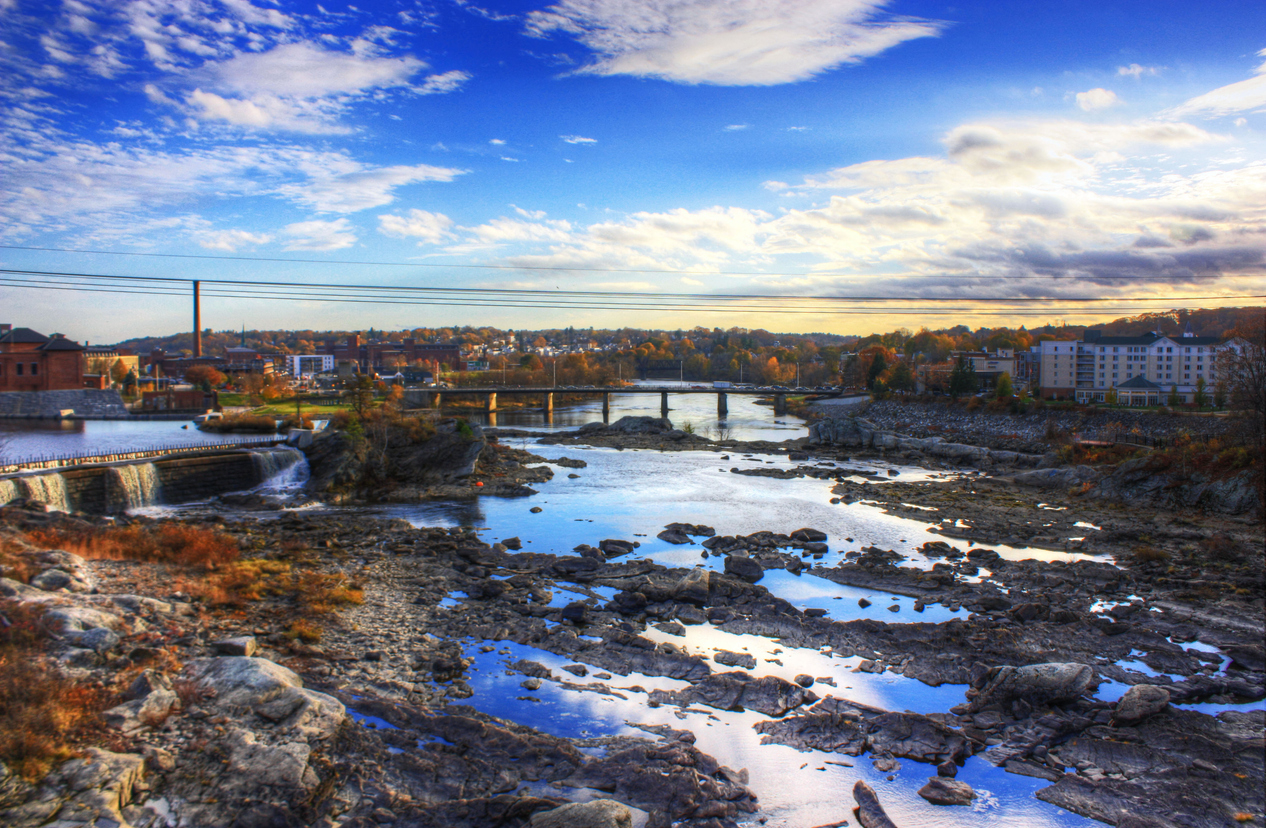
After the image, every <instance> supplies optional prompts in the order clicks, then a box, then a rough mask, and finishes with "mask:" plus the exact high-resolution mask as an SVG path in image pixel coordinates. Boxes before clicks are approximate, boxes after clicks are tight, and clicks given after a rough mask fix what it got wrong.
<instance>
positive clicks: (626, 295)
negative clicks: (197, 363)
mask: <svg viewBox="0 0 1266 828" xmlns="http://www.w3.org/2000/svg"><path fill="white" fill-rule="evenodd" d="M0 273H8V274H11V275H20V276H40V277H48V278H55V277H61V278H76V279H105V280H123V281H143V282H164V283H168V284H183V283H189V282H192V281H195V280H192V279H173V278H171V277H163V276H122V275H107V274H99V273H75V272H65V271H40V270H17V269H0ZM196 281H198V282H199V283H200V284H201V285H204V286H205V288H204V295H208V294H210V293H211V292H212V291H214V290H215V289H216V287H217V286H220V285H227V286H245V287H248V288H252V289H260V288H272V289H280V290H298V291H304V293H303V294H301V295H300V296H301V298H311V297H312V296H313V294H312V291H314V290H316V291H321V292H324V293H325V294H326V295H327V296H342V295H346V296H349V297H352V296H357V295H358V294H342V293H338V292H340V291H390V292H394V293H419V294H424V295H425V294H431V293H436V294H441V295H474V296H486V297H502V296H510V297H524V298H528V299H543V298H546V297H548V303H549V306H555V305H557V304H558V302H559V300H560V299H561V300H570V299H572V298H580V299H585V300H590V301H603V300H605V301H615V300H623V299H637V300H642V301H649V300H677V301H682V300H686V301H704V302H732V301H739V302H741V301H760V300H772V301H776V302H779V303H787V302H971V303H974V304H983V303H1002V304H1027V303H1031V302H1058V303H1077V304H1080V303H1092V302H1096V303H1097V302H1114V303H1116V302H1148V303H1157V304H1171V303H1173V302H1187V301H1208V300H1213V299H1217V300H1227V299H1262V298H1266V294H1243V295H1238V294H1232V295H1226V294H1224V295H1218V296H1166V297H1163V298H1154V297H1146V296H1144V297H1138V296H1123V297H1107V296H1090V297H1087V296H1020V297H1013V296H982V297H972V298H968V297H962V296H780V295H777V294H709V293H652V292H643V291H627V292H622V291H558V290H553V291H551V290H531V289H520V288H451V287H433V286H424V287H408V286H391V285H357V284H324V283H316V282H275V281H266V280H242V279H198V280H196ZM212 295H214V294H212ZM222 295H229V294H227V293H225V294H222ZM259 298H269V297H259ZM349 301H350V299H349ZM656 307H660V305H656Z"/></svg>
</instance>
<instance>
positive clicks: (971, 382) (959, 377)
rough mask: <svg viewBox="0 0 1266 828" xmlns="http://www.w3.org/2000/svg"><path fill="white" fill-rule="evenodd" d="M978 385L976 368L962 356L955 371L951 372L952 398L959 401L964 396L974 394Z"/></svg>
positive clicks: (950, 388) (955, 366)
mask: <svg viewBox="0 0 1266 828" xmlns="http://www.w3.org/2000/svg"><path fill="white" fill-rule="evenodd" d="M977 384H978V380H977V379H976V366H975V365H974V364H973V363H972V361H971V360H969V359H968V358H967V357H965V356H960V357H959V358H958V363H957V364H955V365H954V370H952V371H950V381H949V392H950V396H951V397H953V398H954V399H958V398H959V397H961V396H962V395H963V394H974V393H975V392H976V387H977Z"/></svg>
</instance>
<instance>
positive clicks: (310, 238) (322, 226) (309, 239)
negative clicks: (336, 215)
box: [281, 218, 356, 251]
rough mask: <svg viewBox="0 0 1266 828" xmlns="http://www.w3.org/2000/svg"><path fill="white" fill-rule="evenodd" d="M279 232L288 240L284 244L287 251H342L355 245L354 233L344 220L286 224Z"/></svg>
mask: <svg viewBox="0 0 1266 828" xmlns="http://www.w3.org/2000/svg"><path fill="white" fill-rule="evenodd" d="M281 232H282V235H284V236H286V237H288V238H289V239H290V241H289V242H287V243H286V249H287V250H316V251H325V250H342V249H343V248H345V247H351V246H352V245H354V244H356V233H355V232H353V230H352V227H351V225H349V224H348V223H347V219H345V218H341V219H335V220H334V221H299V222H295V223H294V224H287V225H286V226H285V227H284V228H282V231H281Z"/></svg>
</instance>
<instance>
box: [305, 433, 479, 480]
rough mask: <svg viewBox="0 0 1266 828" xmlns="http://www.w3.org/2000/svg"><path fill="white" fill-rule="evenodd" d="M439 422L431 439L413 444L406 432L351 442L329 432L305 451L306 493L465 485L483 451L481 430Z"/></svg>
mask: <svg viewBox="0 0 1266 828" xmlns="http://www.w3.org/2000/svg"><path fill="white" fill-rule="evenodd" d="M464 422H465V421H460V422H459V421H458V420H455V419H451V420H441V421H440V423H439V424H438V425H437V426H436V432H435V434H434V435H433V436H432V437H430V438H429V439H427V440H423V441H422V442H417V441H416V440H415V439H414V437H413V436H412V433H411V431H410V430H409V429H406V428H404V427H401V426H394V425H391V426H387V427H386V428H385V429H384V430H383V431H382V432H381V434H380V435H377V436H375V437H373V438H372V439H370V438H366V439H363V440H353V439H351V438H349V437H348V436H347V434H346V433H345V432H342V431H336V430H330V431H328V432H322V434H321V435H320V436H319V437H317V438H316V439H315V440H313V442H312V445H311V446H310V447H309V448H308V449H307V452H306V453H307V455H308V465H309V467H310V469H311V472H310V474H311V477H310V479H309V484H308V486H309V488H310V489H311V490H312V491H316V492H341V491H349V490H355V489H360V488H363V487H366V486H371V485H379V484H382V483H391V484H395V485H400V486H419V487H425V486H434V485H439V484H444V483H454V482H457V481H460V480H463V479H465V478H467V477H469V476H470V475H472V474H474V472H475V463H476V461H478V459H479V455H480V453H481V452H482V451H483V448H484V445H485V440H484V434H483V429H482V428H481V427H480V426H479V425H478V424H477V423H465V427H464V428H463V423H464Z"/></svg>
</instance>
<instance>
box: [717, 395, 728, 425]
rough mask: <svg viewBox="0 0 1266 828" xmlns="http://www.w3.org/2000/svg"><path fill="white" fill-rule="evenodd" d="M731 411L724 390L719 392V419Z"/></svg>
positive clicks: (722, 418)
mask: <svg viewBox="0 0 1266 828" xmlns="http://www.w3.org/2000/svg"><path fill="white" fill-rule="evenodd" d="M729 413H730V409H729V407H728V404H727V400H726V396H725V392H724V391H718V392H717V419H719V420H724V419H725V418H726V416H728V415H729Z"/></svg>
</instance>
